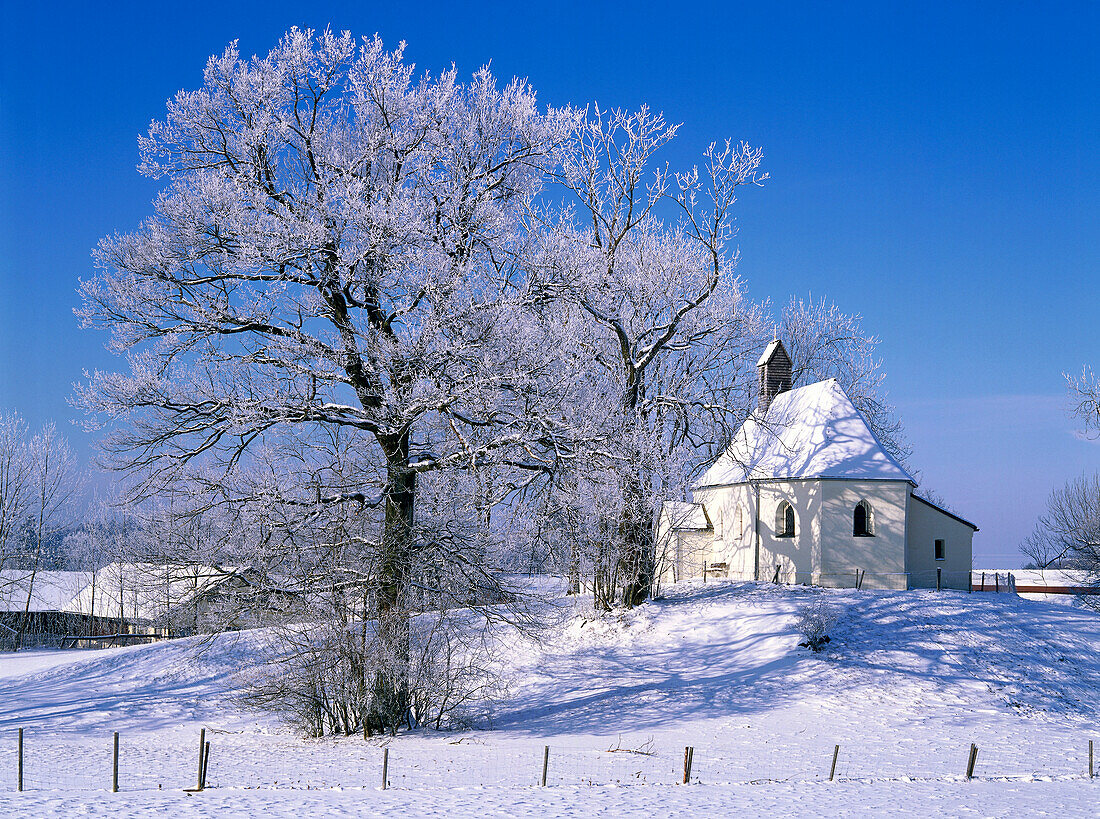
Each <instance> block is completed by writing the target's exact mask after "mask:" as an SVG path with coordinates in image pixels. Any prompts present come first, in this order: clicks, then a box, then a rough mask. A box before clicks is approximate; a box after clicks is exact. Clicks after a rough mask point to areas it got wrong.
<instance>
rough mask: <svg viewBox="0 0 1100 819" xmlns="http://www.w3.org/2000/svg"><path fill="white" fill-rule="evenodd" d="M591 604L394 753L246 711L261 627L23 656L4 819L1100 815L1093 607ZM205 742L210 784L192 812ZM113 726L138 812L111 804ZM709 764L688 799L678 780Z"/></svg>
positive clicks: (773, 593) (768, 590)
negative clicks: (249, 671) (542, 776)
mask: <svg viewBox="0 0 1100 819" xmlns="http://www.w3.org/2000/svg"><path fill="white" fill-rule="evenodd" d="M811 600H825V601H827V603H828V604H829V605H830V606H832V607H834V609H835V610H836V611H837V612H838V613H840V614H841V620H840V623H839V624H838V625H837V627H836V628H835V629H834V630H833V632H832V635H833V642H832V643H831V644H830V647H829V649H828V650H827V651H826V652H824V653H822V654H820V655H815V654H812V653H810V652H809V651H807V650H806V649H804V648H799V647H798V645H797V643H798V642H799V635H798V634H797V633H796V632H795V630H794V626H793V621H794V617H795V614H796V613H797V611H798V609H799V607H800V606H802V605H805V604H806V603H807V602H808V601H811ZM570 605H572V606H574V608H572V609H570V610H569V611H568V612H567V613H566V614H567V616H564V617H562V618H561V619H560V621H559V622H557V623H555V624H554V625H553V626H551V627H550V628H549V629H548V631H547V633H546V634H544V635H543V639H542V641H541V642H540V643H538V644H536V643H534V642H532V641H531V640H528V639H526V638H521V637H519V636H517V635H511V636H510V638H509V639H508V640H506V641H505V642H506V654H507V659H508V664H509V665H510V666H512V671H511V673H510V679H509V685H508V692H509V693H508V697H507V699H506V700H505V701H503V702H501V703H499V704H498V705H497V707H496V709H495V713H494V716H493V719H492V725H491V727H490V726H483V727H481V728H479V729H477V730H469V731H464V732H444V733H433V732H423V733H420V732H417V733H413V734H410V735H403V736H399V737H396V738H392V739H391V738H385V739H381V738H374V739H371V740H369V741H364V740H363V739H362V738H361V737H341V738H325V739H322V740H306V739H301V738H298V737H296V736H295V735H294V734H293V733H291V732H289V731H288V730H286V729H285V728H283V727H282V726H280V725H279V724H277V723H276V722H275V721H274V720H273V719H272V718H271V717H269V716H265V715H256V714H253V713H246V712H243V711H241V710H240V709H239V707H238V706H237V704H236V703H235V701H234V697H233V684H234V672H236V671H238V670H240V669H242V668H247V667H248V666H249V665H250V663H251V662H252V658H253V657H255V655H256V645H257V642H258V641H259V640H261V639H262V636H261V635H259V634H254V633H244V634H240V635H223V636H221V637H218V638H217V639H215V640H213V641H207V642H205V643H201V644H200V643H199V642H198V641H195V640H179V641H174V642H170V643H161V644H158V645H151V646H133V647H128V648H121V649H107V650H103V651H69V652H60V651H54V652H42V651H38V652H20V653H19V654H16V655H0V815H5V816H7V815H25V816H42V815H77V814H79V815H88V816H97V815H135V816H138V815H141V816H144V815H165V814H168V815H185V816H191V815H194V816H237V815H239V816H251V815H257V814H260V813H267V814H271V815H276V816H279V815H363V814H367V815H380V816H386V815H409V816H414V815H415V816H443V815H449V816H461V815H475V814H476V815H479V816H498V815H499V816H504V815H546V816H573V815H582V814H583V815H592V814H593V813H596V812H601V811H606V812H608V813H609V814H615V815H639V816H641V815H645V816H650V815H652V814H653V812H654V811H656V810H662V811H666V812H672V811H675V812H679V813H684V814H687V815H700V814H718V813H724V812H731V811H733V810H737V811H738V812H743V813H748V814H762V813H766V812H773V811H783V812H784V813H791V814H795V815H837V816H843V815H851V816H856V815H867V814H874V813H899V812H902V813H911V814H920V815H923V816H959V815H976V816H1002V815H1005V816H1007V815H1009V814H1013V815H1017V814H1021V813H1023V814H1034V815H1044V813H1043V812H1044V811H1046V812H1049V813H1059V814H1062V815H1071V816H1072V815H1092V814H1093V805H1094V803H1095V800H1096V796H1097V795H1100V791H1098V790H1097V789H1096V788H1097V787H1100V785H1094V784H1093V782H1090V780H1089V779H1088V778H1087V776H1086V771H1087V765H1088V762H1087V753H1088V740H1089V739H1096V740H1098V745H1097V750H1098V755H1100V731H1096V729H1095V726H1096V725H1097V716H1098V715H1097V710H1098V708H1100V703H1098V702H1097V696H1096V695H1097V692H1098V691H1100V655H1098V651H1097V649H1098V647H1100V637H1098V635H1097V626H1098V625H1100V619H1098V618H1097V615H1096V614H1094V613H1091V612H1089V611H1085V610H1080V609H1075V608H1071V607H1067V606H1061V605H1049V604H1045V603H1036V602H1032V601H1026V600H1022V599H1020V598H1017V597H1014V596H1012V595H1008V594H1002V595H992V594H977V593H976V594H971V595H968V594H966V593H965V592H947V591H945V592H942V593H937V592H932V591H908V592H874V591H854V590H848V591H841V590H830V591H825V590H820V589H810V588H802V587H784V586H770V585H754V584H747V583H711V584H707V585H706V586H698V585H696V586H683V587H679V588H677V589H674V590H673V591H672V593H671V594H669V595H668V596H667V597H666V598H665V599H663V600H660V601H656V602H653V603H650V604H647V605H645V606H642V607H641V608H639V609H636V610H634V611H632V612H628V613H618V614H613V615H607V616H603V617H596V616H595V615H593V614H592V613H591V611H589V612H588V613H587V614H585V613H584V606H583V604H580V603H578V604H570ZM20 726H22V727H24V728H25V742H26V773H25V780H26V786H27V788H28V790H27V791H26V792H24V793H22V794H18V793H13V792H12V791H13V790H14V785H15V777H14V767H15V730H14V729H16V728H17V727H20ZM199 727H206V728H207V738H208V739H209V740H210V741H211V760H210V774H209V781H208V784H209V785H210V786H211V787H210V789H208V790H207V791H206V792H204V793H201V794H187V793H184V792H182V788H184V787H189V786H192V785H193V783H194V780H195V777H196V773H195V772H196V767H197V750H198V748H197V746H198V729H199ZM112 731H119V732H120V787H121V789H122V792H121V793H119V794H111V793H104V792H102V791H103V789H104V788H108V787H109V783H110V746H111V732H112ZM1094 732H1095V733H1094ZM972 742H973V743H975V744H976V745H977V746H978V748H979V754H978V761H977V766H976V770H975V775H976V779H975V780H974V781H971V782H967V781H965V779H964V776H963V775H964V773H965V766H966V759H967V753H968V750H969V747H970V743H972ZM837 744H839V745H840V746H841V750H840V755H839V758H838V765H837V777H838V780H839V781H836V782H832V783H830V782H828V781H826V780H827V779H828V773H829V767H830V763H831V761H832V754H833V748H834V746H835V745H837ZM544 745H549V746H550V747H551V752H550V765H549V770H548V781H549V784H550V785H551V786H552V787H547V788H545V789H543V788H539V787H538V786H537V784H536V783H537V780H538V777H539V773H540V768H541V762H542V749H543V746H544ZM687 745H690V746H693V747H694V749H695V751H694V758H693V771H692V781H693V784H692V785H691V786H690V787H684V786H682V785H677V784H675V783H676V782H677V781H678V780H679V779H680V778H681V777H682V769H683V757H684V747H685V746H687ZM383 747H388V748H389V754H390V756H389V759H390V761H389V781H390V786H391V787H390V789H389V790H386V791H382V790H381V789H379V788H378V787H377V786H378V785H379V784H380V783H381V765H382V749H383ZM612 749H615V750H612ZM631 751H644V752H645V753H631ZM1097 782H1100V780H1097ZM587 783H595V784H587ZM631 783H643V784H631ZM93 788H94V789H99V791H98V792H96V791H92V790H88V789H93Z"/></svg>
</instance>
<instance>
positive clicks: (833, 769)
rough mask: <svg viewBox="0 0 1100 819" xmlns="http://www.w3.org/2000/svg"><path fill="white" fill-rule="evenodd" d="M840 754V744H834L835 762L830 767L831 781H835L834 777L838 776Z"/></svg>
mask: <svg viewBox="0 0 1100 819" xmlns="http://www.w3.org/2000/svg"><path fill="white" fill-rule="evenodd" d="M838 756H840V746H839V745H834V746H833V764H832V765H831V766H830V767H829V781H830V782H832V781H833V777H834V776H836V758H837V757H838Z"/></svg>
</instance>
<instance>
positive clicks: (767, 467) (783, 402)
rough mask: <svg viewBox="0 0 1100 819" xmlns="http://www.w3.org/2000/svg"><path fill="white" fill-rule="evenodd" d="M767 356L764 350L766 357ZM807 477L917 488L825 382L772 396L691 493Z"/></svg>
mask: <svg viewBox="0 0 1100 819" xmlns="http://www.w3.org/2000/svg"><path fill="white" fill-rule="evenodd" d="M770 349H771V348H770V347H769V350H770ZM768 354H769V352H768V351H767V350H766V351H765V353H764V355H765V358H766V357H767V355H768ZM806 478H848V479H853V480H860V479H862V480H886V481H908V482H909V483H911V484H913V485H914V486H916V485H917V482H916V481H915V480H913V477H912V476H911V475H910V474H909V473H908V472H906V471H905V468H904V467H903V466H902V465H901V464H900V463H898V461H897V460H895V459H894V458H893V457H891V456H890V454H889V453H887V452H886V450H885V448H884V447H883V446H882V443H881V442H880V441H879V440H878V438H877V437H875V433H874V432H872V431H871V427H870V426H869V425H868V424H867V421H866V420H865V419H864V418H863V416H862V415H861V414H860V412H859V410H857V409H856V408H855V406H854V405H853V404H852V402H851V400H850V399H849V398H848V396H847V395H845V393H844V390H843V389H841V387H840V384H838V383H837V381H836V379H835V378H830V379H828V380H826V381H818V382H817V383H816V384H809V385H807V386H805V387H799V388H797V389H794V390H788V391H786V392H782V393H780V394H779V395H777V396H776V397H775V398H774V399H773V400H772V403H771V406H770V407H769V408H768V411H767V413H766V414H765V415H764V417H763V418H759V419H758V418H750V419H749V420H747V421H746V422H745V423H744V424H743V425H742V427H741V429H739V430H738V431H737V435H735V436H734V439H733V443H732V444H731V445H730V447H729V449H727V450H726V451H725V452H724V453H723V454H722V456H721V457H720V458H718V460H717V461H715V463H714V465H713V466H711V467H710V469H708V470H707V471H706V472H705V473H704V474H703V477H702V478H700V479H699V480H698V481H697V482H696V483H695V485H694V487H693V488H695V489H701V488H704V487H707V486H726V485H729V484H736V483H745V482H747V481H754V480H782V479H806Z"/></svg>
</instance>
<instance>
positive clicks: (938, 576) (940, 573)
mask: <svg viewBox="0 0 1100 819" xmlns="http://www.w3.org/2000/svg"><path fill="white" fill-rule="evenodd" d="M942 577H943V569H941V568H940V567H939V566H937V567H936V591H942V589H941V588H940V581H941V579H942Z"/></svg>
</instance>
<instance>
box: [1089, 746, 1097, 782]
mask: <svg viewBox="0 0 1100 819" xmlns="http://www.w3.org/2000/svg"><path fill="white" fill-rule="evenodd" d="M1095 770H1096V769H1095V768H1094V767H1092V740H1091V739H1090V740H1089V779H1092V777H1093V775H1094V771H1095Z"/></svg>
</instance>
